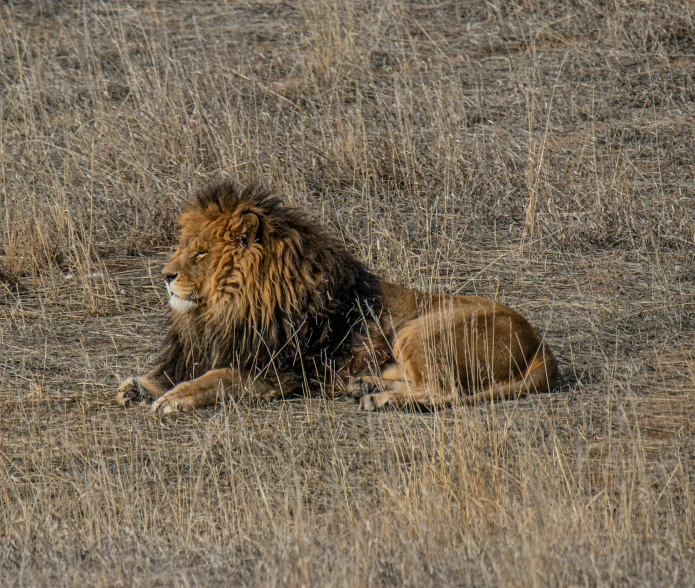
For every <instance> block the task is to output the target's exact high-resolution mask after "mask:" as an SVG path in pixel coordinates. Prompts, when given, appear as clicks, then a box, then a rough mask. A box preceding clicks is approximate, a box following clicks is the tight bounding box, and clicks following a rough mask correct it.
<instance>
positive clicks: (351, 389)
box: [347, 378, 377, 400]
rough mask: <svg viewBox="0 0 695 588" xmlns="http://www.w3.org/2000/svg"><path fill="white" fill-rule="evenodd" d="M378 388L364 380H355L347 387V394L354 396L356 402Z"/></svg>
mask: <svg viewBox="0 0 695 588" xmlns="http://www.w3.org/2000/svg"><path fill="white" fill-rule="evenodd" d="M376 388H377V386H375V385H374V384H372V383H371V382H367V381H366V380H364V379H362V378H353V379H352V380H350V383H349V384H348V385H347V393H348V394H350V396H352V397H353V398H354V399H355V400H359V399H360V398H364V397H365V396H367V395H368V394H371V393H372V392H374V390H375V389H376Z"/></svg>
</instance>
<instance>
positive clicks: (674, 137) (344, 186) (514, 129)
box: [0, 0, 695, 586]
mask: <svg viewBox="0 0 695 588" xmlns="http://www.w3.org/2000/svg"><path fill="white" fill-rule="evenodd" d="M694 18H695V6H694V5H693V4H692V3H691V2H687V1H674V2H659V1H657V0H639V1H637V0H635V1H633V0H581V1H575V2H571V1H560V2H550V1H547V2H545V1H540V0H491V1H487V2H485V1H477V0H472V1H470V2H438V3H429V2H418V1H413V2H397V1H394V2H391V1H385V2H369V1H364V2H363V1H361V0H360V1H354V2H348V1H341V0H329V1H327V2H319V1H318V0H308V1H306V2H297V1H295V0H289V1H282V2H281V1H274V0H269V1H263V2H243V1H240V2H191V3H178V2H177V3H174V2H129V3H100V4H96V3H95V4H91V3H84V2H39V1H36V2H9V3H4V4H2V5H0V219H1V223H2V224H1V226H0V419H1V420H0V583H1V584H3V585H12V586H37V585H46V586H49V585H50V586H53V585H57V584H68V585H78V584H81V583H82V584H88V585H182V586H183V585H185V586H190V585H215V584H220V585H263V586H276V585H280V586H285V585H316V586H329V585H335V586H338V585H345V586H358V585H364V586H403V585H408V586H424V585H462V586H468V585H475V586H490V585H499V586H544V585H549V586H554V585H557V586H570V585H575V586H596V585H619V586H646V585H660V586H661V585H676V586H687V585H691V584H692V581H693V580H692V578H693V577H695V518H694V517H695V260H694V255H693V253H694V251H695V204H694V200H693V199H694V198H695V178H694V172H695V163H694V162H695V157H694V153H695V131H694V129H695V102H694V100H695V20H694ZM219 176H228V177H235V178H239V179H240V180H241V181H242V182H248V181H252V180H261V181H263V182H265V183H266V184H268V185H271V186H273V187H274V188H275V189H276V190H277V191H278V192H280V193H282V194H285V195H286V197H287V199H288V200H289V201H290V202H291V203H293V204H295V205H298V206H302V207H304V208H306V209H307V210H308V211H309V212H310V213H311V214H312V215H313V216H314V217H315V218H317V219H319V220H321V221H323V222H325V223H327V224H328V225H329V226H331V227H333V229H334V230H335V231H337V232H340V234H342V235H343V236H344V238H345V240H346V242H347V243H348V244H349V246H350V247H351V248H352V249H353V250H354V252H355V253H356V255H358V256H359V257H360V258H361V259H363V260H365V261H367V262H368V263H369V264H370V265H371V266H372V267H373V268H374V269H375V270H377V271H378V272H379V273H380V274H381V275H383V276H384V277H385V278H388V279H391V280H394V281H397V282H399V283H403V284H408V285H413V286H417V287H421V288H425V289H432V290H436V291H440V290H441V291H446V292H456V293H463V294H471V293H476V294H480V295H484V296H488V297H496V298H498V299H499V300H501V301H503V302H505V303H507V304H510V305H511V306H513V307H514V308H517V309H518V310H520V311H522V312H523V313H524V314H526V315H528V316H529V317H530V318H531V319H532V321H533V323H534V324H535V325H536V326H538V328H539V329H540V330H542V331H543V332H544V334H545V336H546V338H547V340H548V341H549V343H550V345H551V346H552V348H553V350H554V351H555V353H556V355H557V356H558V358H559V360H560V365H561V369H562V383H561V387H560V389H559V390H557V391H556V392H554V393H552V394H545V395H537V396H534V397H531V398H526V399H523V400H521V401H518V402H503V403H497V404H491V405H483V406H480V407H474V408H451V409H449V410H445V411H439V412H435V413H432V414H413V413H398V412H386V413H378V414H371V415H367V414H361V413H359V412H358V410H357V406H356V405H354V404H352V403H351V402H348V401H346V400H335V401H331V400H325V399H320V398H307V399H301V400H298V401H292V402H273V403H265V404H264V403H253V402H241V403H239V404H237V405H235V406H225V407H221V408H218V409H215V410H212V409H210V410H202V411H199V412H196V413H192V414H181V415H179V416H176V417H173V418H168V419H163V420H159V419H156V418H153V417H152V416H151V415H150V413H149V412H148V411H147V410H146V409H144V408H133V409H128V410H126V409H123V408H121V407H118V406H116V405H114V404H113V402H112V401H113V397H114V390H115V388H116V386H117V383H118V381H119V379H120V378H123V377H125V376H128V375H131V374H134V373H138V372H141V371H142V370H143V369H145V368H146V366H147V364H148V362H149V361H151V359H152V357H153V355H154V354H155V352H156V350H157V348H158V346H159V345H160V341H161V339H162V336H163V334H164V317H165V314H166V303H165V300H164V298H163V295H164V288H163V284H162V280H161V279H160V275H159V272H160V270H161V267H162V266H163V262H164V260H165V259H166V256H167V252H168V250H169V247H170V246H171V245H172V239H173V235H174V226H173V221H174V218H175V217H176V214H177V212H178V211H179V210H180V206H181V203H182V202H183V200H184V199H185V197H186V195H187V194H189V193H190V192H191V190H194V189H195V188H196V187H197V186H200V185H202V184H204V183H205V182H207V181H209V180H210V179H212V178H214V177H219Z"/></svg>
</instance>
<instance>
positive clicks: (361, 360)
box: [117, 182, 557, 413]
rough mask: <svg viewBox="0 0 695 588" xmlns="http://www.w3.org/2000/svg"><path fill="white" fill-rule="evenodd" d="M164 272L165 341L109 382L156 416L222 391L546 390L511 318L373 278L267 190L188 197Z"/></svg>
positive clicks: (539, 363)
mask: <svg viewBox="0 0 695 588" xmlns="http://www.w3.org/2000/svg"><path fill="white" fill-rule="evenodd" d="M179 228H180V236H179V247H178V249H177V250H176V251H175V253H174V254H173V256H172V259H171V260H170V261H169V263H168V264H167V265H166V267H165V268H164V270H163V273H164V276H165V279H166V281H167V289H168V291H169V295H170V304H171V307H172V313H171V314H170V317H169V323H170V330H169V335H168V337H167V340H166V343H165V347H164V350H163V352H162V354H161V355H160V357H159V358H158V360H157V362H156V364H155V367H154V368H153V369H152V370H151V371H150V372H149V373H147V374H145V375H144V376H140V377H136V378H129V379H128V380H126V381H124V382H123V383H122V384H121V386H120V387H119V390H118V393H117V401H118V402H120V403H121V404H124V405H125V404H128V403H131V402H149V401H153V404H152V408H153V410H155V411H157V412H160V413H167V412H171V411H175V410H186V409H194V408H199V407H201V406H206V405H210V404H214V403H216V402H217V401H218V400H220V399H222V398H229V397H232V398H234V399H239V398H241V397H242V396H244V395H248V396H250V397H255V398H263V397H273V396H289V395H296V394H301V393H313V392H324V393H331V394H334V393H343V392H345V391H348V392H351V393H352V394H353V395H354V396H356V397H361V398H360V406H361V407H362V408H363V409H364V410H374V409H377V408H381V407H382V406H385V405H388V404H392V405H395V406H406V405H410V404H420V405H429V406H435V405H442V404H448V403H453V402H459V401H462V402H468V403H471V402H473V403H475V402H480V401H487V400H497V399H503V398H515V397H518V396H520V395H523V394H526V393H529V392H542V391H547V390H550V389H551V388H552V387H553V386H554V385H555V383H556V379H557V364H556V361H555V358H554V357H553V354H552V353H551V352H550V350H549V349H548V347H547V346H546V345H545V344H544V342H543V340H542V338H541V337H540V335H539V334H538V333H537V332H536V331H535V330H534V329H533V327H532V326H531V325H530V324H529V323H528V321H527V320H526V319H525V318H523V317H522V316H521V315H520V314H519V313H517V312H516V311H514V310H512V309H511V308H508V307H506V306H504V305H501V304H498V303H496V302H493V301H491V300H488V299H485V298H479V297H465V296H445V295H437V294H431V295H430V294H425V293H421V292H418V291H416V290H411V289H407V288H402V287H400V286H397V285H394V284H389V283H387V282H381V281H380V280H378V279H377V277H376V276H375V275H374V274H373V273H371V272H370V271H369V270H368V269H367V268H366V267H365V266H364V265H363V264H362V263H361V262H359V261H358V260H356V259H355V258H354V257H353V256H352V255H351V254H350V253H349V252H348V251H347V249H346V248H345V247H344V245H343V244H342V242H341V241H339V240H338V239H336V238H334V237H333V236H331V235H329V234H328V233H327V232H326V231H325V230H324V229H323V228H322V227H321V226H319V225H318V224H316V223H315V222H313V221H311V220H310V219H309V218H308V217H307V216H306V215H305V214H303V213H302V212H300V211H299V210H297V209H294V208H289V207H286V206H285V205H283V203H282V202H281V201H280V200H279V199H278V198H277V197H275V196H273V195H271V194H270V193H268V192H266V191H264V190H262V189H260V188H257V187H251V188H248V189H246V190H243V191H242V190H239V189H238V188H237V187H236V186H235V185H234V184H232V183H229V182H223V183H218V184H215V185H213V186H210V187H209V188H207V189H206V190H203V191H201V192H200V193H198V194H197V195H196V196H195V197H194V198H193V199H192V200H191V201H190V202H189V204H188V206H187V208H186V209H185V211H184V212H183V214H182V215H181V217H180V219H179Z"/></svg>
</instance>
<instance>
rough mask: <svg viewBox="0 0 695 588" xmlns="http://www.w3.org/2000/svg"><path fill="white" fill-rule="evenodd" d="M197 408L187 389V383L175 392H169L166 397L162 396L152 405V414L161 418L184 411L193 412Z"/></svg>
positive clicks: (180, 385)
mask: <svg viewBox="0 0 695 588" xmlns="http://www.w3.org/2000/svg"><path fill="white" fill-rule="evenodd" d="M194 408H196V405H195V402H194V399H193V397H192V395H191V393H190V391H189V390H188V389H187V383H183V384H179V385H178V386H176V388H174V389H173V390H169V392H167V393H166V394H165V395H164V396H160V397H159V398H157V400H155V401H154V402H153V403H152V412H153V413H155V414H158V415H160V416H164V415H166V414H170V413H172V412H179V411H182V410H193V409H194Z"/></svg>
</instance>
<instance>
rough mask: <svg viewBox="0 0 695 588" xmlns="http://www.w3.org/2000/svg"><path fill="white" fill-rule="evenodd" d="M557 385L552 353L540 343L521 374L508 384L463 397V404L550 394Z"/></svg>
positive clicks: (497, 383) (493, 386) (501, 384)
mask: <svg viewBox="0 0 695 588" xmlns="http://www.w3.org/2000/svg"><path fill="white" fill-rule="evenodd" d="M556 384H557V360H556V359H555V356H554V355H553V352H552V351H550V349H549V348H548V347H547V346H546V345H545V344H544V343H541V346H540V348H539V349H538V350H537V351H536V353H535V355H534V356H533V359H532V361H531V362H530V363H529V365H528V367H527V368H526V370H525V371H524V373H523V374H520V375H519V376H518V377H516V378H514V379H512V380H509V381H508V382H504V383H499V382H495V383H493V384H492V385H491V386H490V387H489V388H487V389H485V390H481V391H480V392H475V393H474V394H470V395H468V396H464V397H463V401H464V403H465V404H479V403H481V402H490V401H493V402H494V401H497V400H508V399H511V398H519V397H520V396H524V395H525V394H532V393H534V392H550V390H552V389H553V388H554V387H555V385H556Z"/></svg>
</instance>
